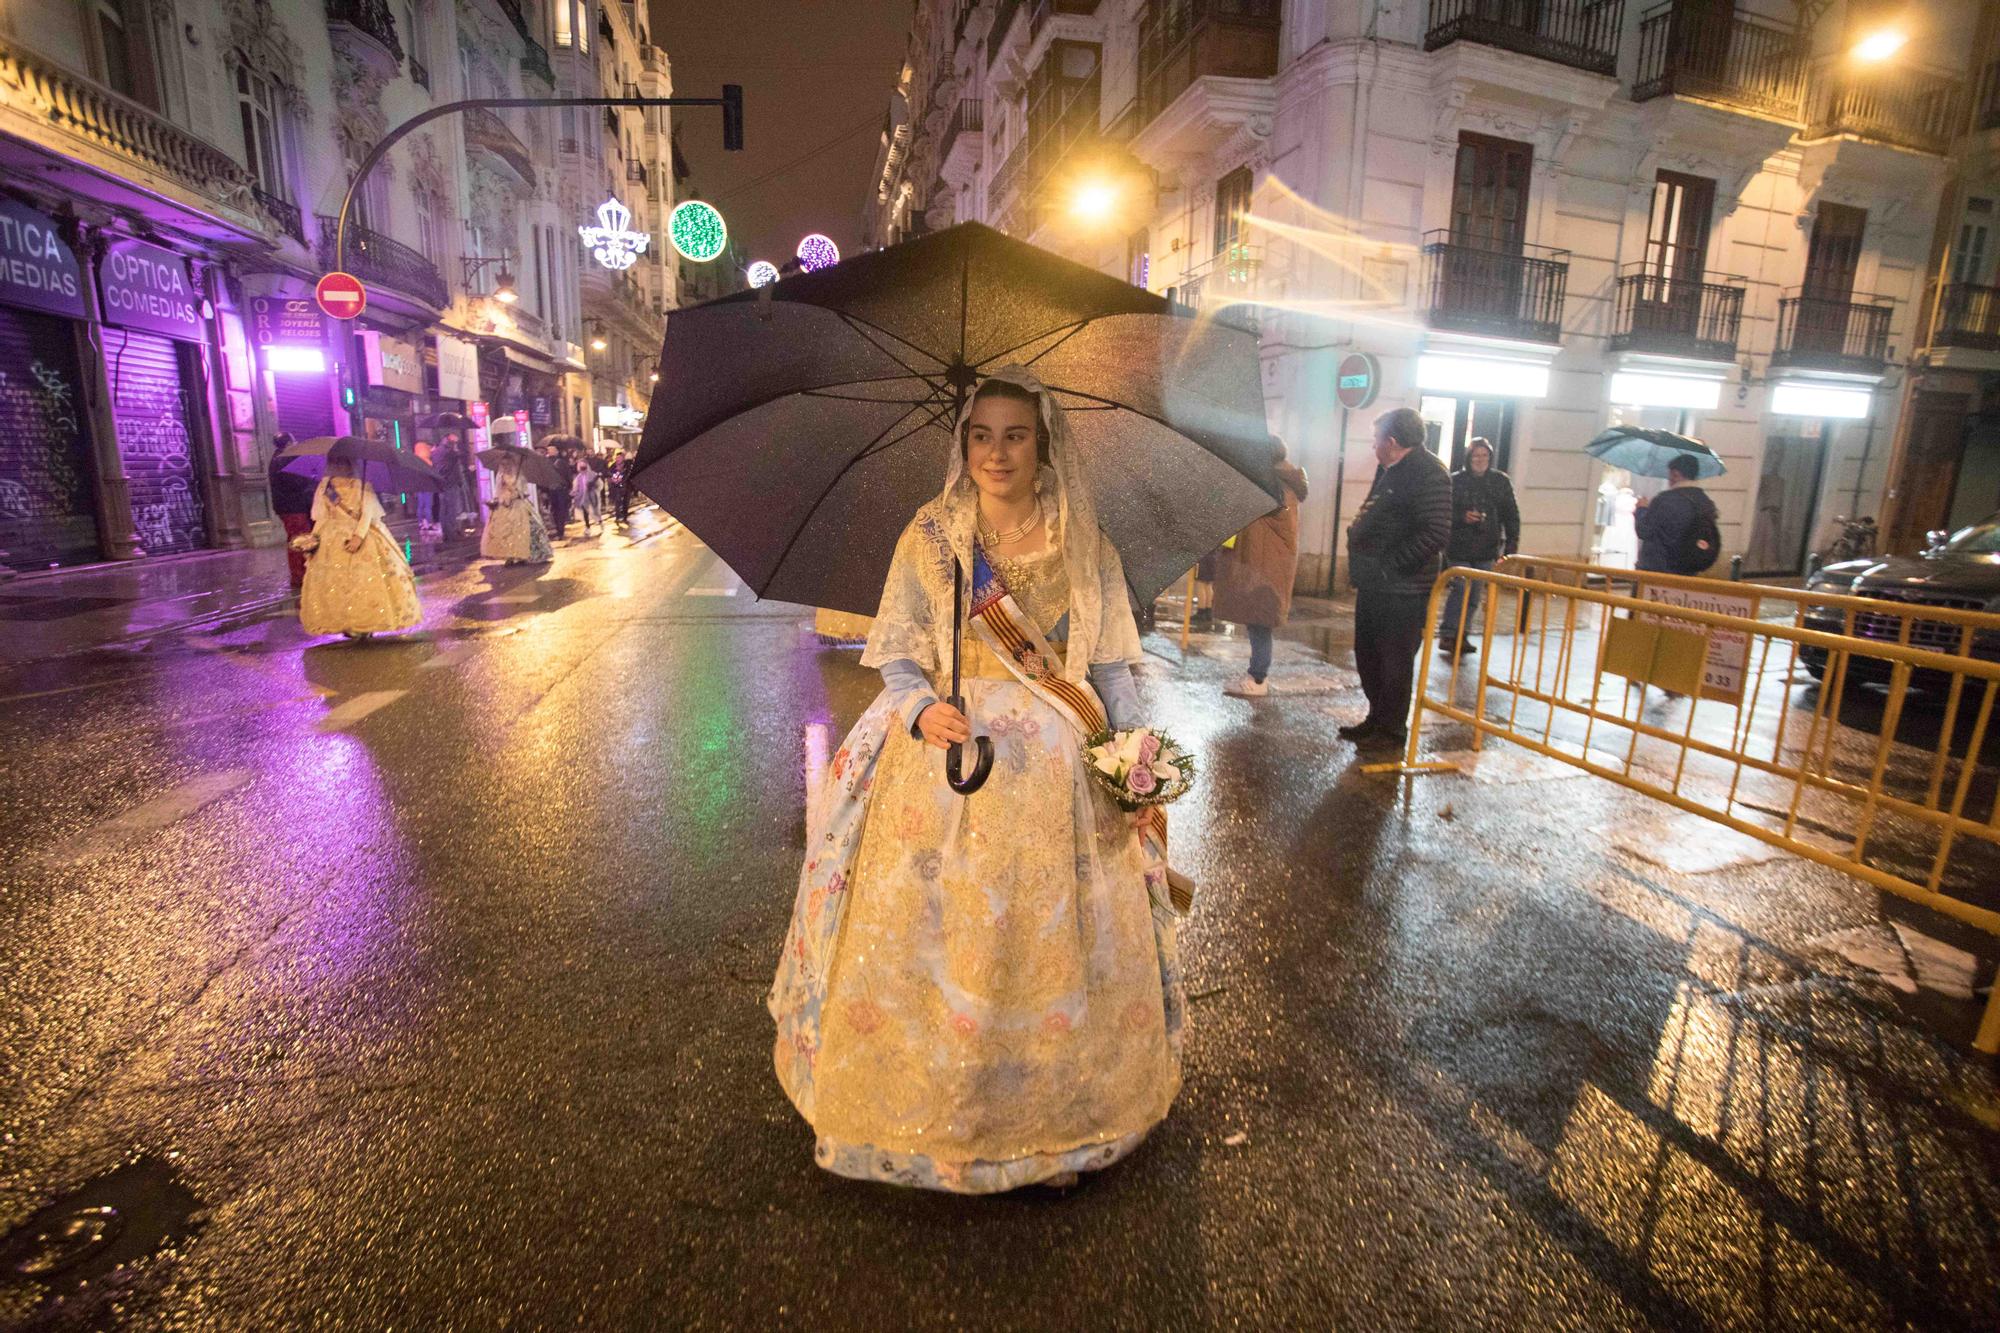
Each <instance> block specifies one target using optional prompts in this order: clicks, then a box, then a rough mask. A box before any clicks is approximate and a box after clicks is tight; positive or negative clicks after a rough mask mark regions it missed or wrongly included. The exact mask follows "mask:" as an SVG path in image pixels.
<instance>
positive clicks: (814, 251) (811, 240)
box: [798, 232, 840, 273]
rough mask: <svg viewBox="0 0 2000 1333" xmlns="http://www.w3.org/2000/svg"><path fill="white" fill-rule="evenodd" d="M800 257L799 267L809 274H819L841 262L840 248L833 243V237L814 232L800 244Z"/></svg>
mask: <svg viewBox="0 0 2000 1333" xmlns="http://www.w3.org/2000/svg"><path fill="white" fill-rule="evenodd" d="M798 256H799V267H801V268H803V269H804V270H805V271H806V272H808V273H817V272H818V271H819V270H821V269H823V268H832V267H833V266H834V265H835V264H838V263H839V262H840V247H839V246H837V245H835V244H834V243H833V238H832V237H831V236H825V235H822V234H821V233H819V232H813V233H812V234H811V235H809V236H807V237H806V238H805V239H804V240H802V241H800V242H799V249H798Z"/></svg>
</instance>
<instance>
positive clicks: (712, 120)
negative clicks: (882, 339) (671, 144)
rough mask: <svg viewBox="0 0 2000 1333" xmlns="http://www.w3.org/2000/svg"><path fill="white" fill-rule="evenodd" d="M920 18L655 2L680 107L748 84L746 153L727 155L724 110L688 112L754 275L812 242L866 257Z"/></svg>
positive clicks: (839, 6) (713, 194) (867, 6)
mask: <svg viewBox="0 0 2000 1333" xmlns="http://www.w3.org/2000/svg"><path fill="white" fill-rule="evenodd" d="M914 11H915V4H914V0H652V12H653V40H654V41H656V42H658V43H660V44H661V45H663V46H665V47H666V49H667V58H668V60H669V61H671V62H672V66H673V76H674V92H675V94H676V95H678V96H682V97H713V96H715V95H716V94H717V93H718V92H719V91H720V90H721V85H722V84H724V83H740V84H742V85H743V121H744V141H745V147H744V150H743V151H742V152H740V153H725V152H723V151H722V120H721V113H720V112H716V111H709V110H705V109H700V108H697V109H695V110H692V111H687V112H683V113H681V135H680V138H681V148H682V151H683V152H684V153H685V154H686V156H687V159H688V164H689V166H690V167H692V168H693V171H694V184H695V188H696V189H698V190H699V191H700V192H701V195H702V197H703V198H705V199H707V200H709V201H710V202H712V203H714V204H715V206H716V207H717V208H719V209H721V210H722V214H723V217H724V218H725V219H727V221H728V223H729V231H730V237H731V239H732V240H734V241H735V242H736V243H737V244H738V245H739V246H740V247H741V250H742V254H743V258H744V261H745V262H746V263H747V262H748V261H750V260H752V259H768V260H770V261H771V262H772V263H774V264H782V263H784V261H785V260H787V259H789V258H791V257H792V252H793V250H794V248H795V247H796V246H797V245H798V241H799V238H800V237H801V236H803V235H805V234H806V233H807V232H811V231H823V232H825V233H826V234H827V235H829V236H831V237H833V239H834V240H835V242H836V243H838V244H839V246H840V248H841V251H842V253H852V252H853V251H855V250H856V249H858V248H859V247H860V243H861V215H862V204H863V202H864V200H865V199H866V197H867V193H868V191H869V189H870V188H872V186H873V180H872V175H873V172H874V167H875V154H876V151H877V149H878V147H879V145H880V142H881V140H880V135H881V130H882V124H883V119H884V116H885V114H886V112H887V109H888V105H889V94H890V92H891V91H892V90H893V89H894V87H895V81H896V76H897V74H898V73H899V72H900V70H901V69H902V63H903V52H904V47H905V45H906V43H907V40H908V37H909V31H910V20H911V15H912V14H913V13H914ZM829 141H834V142H829ZM815 149H819V150H821V151H818V152H814V151H813V150H815ZM802 158H803V159H804V160H803V161H801V160H800V159H802ZM781 168H783V169H782V170H780V169H781ZM772 173H775V174H772ZM759 177H767V179H763V180H759V179H758V178H759Z"/></svg>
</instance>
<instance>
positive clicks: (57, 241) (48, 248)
mask: <svg viewBox="0 0 2000 1333" xmlns="http://www.w3.org/2000/svg"><path fill="white" fill-rule="evenodd" d="M0 305H15V306H25V307H26V308H27V309H29V310H46V311H48V312H49V313H50V314H52V315H68V316H70V317H71V318H73V319H81V318H83V314H84V309H83V270H82V268H81V267H79V266H78V264H77V262H76V255H75V254H74V253H73V252H72V251H71V250H70V248H69V246H67V245H66V244H64V243H63V238H62V235H61V234H60V233H59V232H57V231H56V224H55V223H53V222H51V221H49V220H48V219H47V218H45V217H43V216H42V215H41V214H40V213H37V212H36V211H35V210H34V209H32V208H29V207H27V206H26V205H25V204H17V203H15V202H14V201H13V200H12V199H0Z"/></svg>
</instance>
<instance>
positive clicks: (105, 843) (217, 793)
mask: <svg viewBox="0 0 2000 1333" xmlns="http://www.w3.org/2000/svg"><path fill="white" fill-rule="evenodd" d="M251 777H252V775H251V772H250V770H249V769H247V768H230V769H224V770H223V771H221V772H219V773H204V774H202V775H201V776H200V777H197V778H189V779H188V780H187V781H186V782H183V783H180V784H179V785H178V786H174V787H169V788H168V789H167V790H166V791H163V792H161V793H160V794H159V795H158V796H155V797H154V798H153V799H152V800H150V801H145V802H142V803H140V804H138V805H135V806H133V807H132V808H131V809H130V810H127V811H126V812H125V813H124V814H122V815H117V816H115V817H113V818H111V819H107V820H105V821H104V822H103V823H102V824H99V825H97V826H96V827H94V828H91V829H88V830H86V831H85V832H83V833H82V834H79V835H78V836H77V837H75V838H73V839H71V840H70V841H69V842H67V843H64V844H62V845H61V846H59V847H57V848H55V849H54V850H52V851H51V852H50V853H49V857H48V859H49V860H50V861H52V862H54V863H55V864H57V865H67V864H72V863H74V862H77V861H84V860H88V859H90V858H92V857H97V856H104V855H107V854H108V853H111V852H116V851H120V850H122V849H124V848H125V847H128V846H130V845H131V844H132V843H135V842H137V841H138V840H139V839H141V838H143V837H145V836H146V835H147V834H149V833H156V832H158V831H159V830H161V829H163V828H165V827H167V826H168V825H169V824H174V823H178V822H179V821H181V820H183V819H186V818H187V817H188V816H189V815H191V814H193V813H194V812H195V811H197V810H199V809H201V808H202V807H203V806H204V805H208V804H211V803H212V802H215V801H219V800H221V799H222V798H223V797H225V796H227V795H229V794H230V793H231V792H233V791H235V790H237V789H238V788H239V787H244V786H247V785H249V783H250V781H251Z"/></svg>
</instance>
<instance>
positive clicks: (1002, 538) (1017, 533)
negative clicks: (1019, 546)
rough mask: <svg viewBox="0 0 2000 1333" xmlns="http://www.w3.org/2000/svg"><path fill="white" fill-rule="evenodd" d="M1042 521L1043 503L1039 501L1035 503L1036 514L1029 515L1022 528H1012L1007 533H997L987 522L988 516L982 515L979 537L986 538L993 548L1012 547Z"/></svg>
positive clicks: (980, 517)
mask: <svg viewBox="0 0 2000 1333" xmlns="http://www.w3.org/2000/svg"><path fill="white" fill-rule="evenodd" d="M1041 521H1042V502H1041V501H1040V500H1039V499H1037V500H1036V501H1035V512H1034V513H1032V514H1030V515H1028V519H1027V521H1026V522H1025V523H1023V524H1021V526H1020V527H1018V528H1011V529H1009V530H1008V531H1006V532H996V531H995V530H994V529H993V525H992V524H990V523H988V522H987V521H986V515H985V514H981V515H980V516H979V535H980V536H981V537H984V538H985V539H986V540H987V542H988V543H989V544H991V545H993V546H1011V545H1013V544H1014V543H1015V542H1017V541H1019V540H1021V538H1023V537H1025V536H1027V535H1028V533H1029V532H1030V531H1032V530H1033V529H1034V526H1035V524H1037V523H1039V522H1041Z"/></svg>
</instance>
